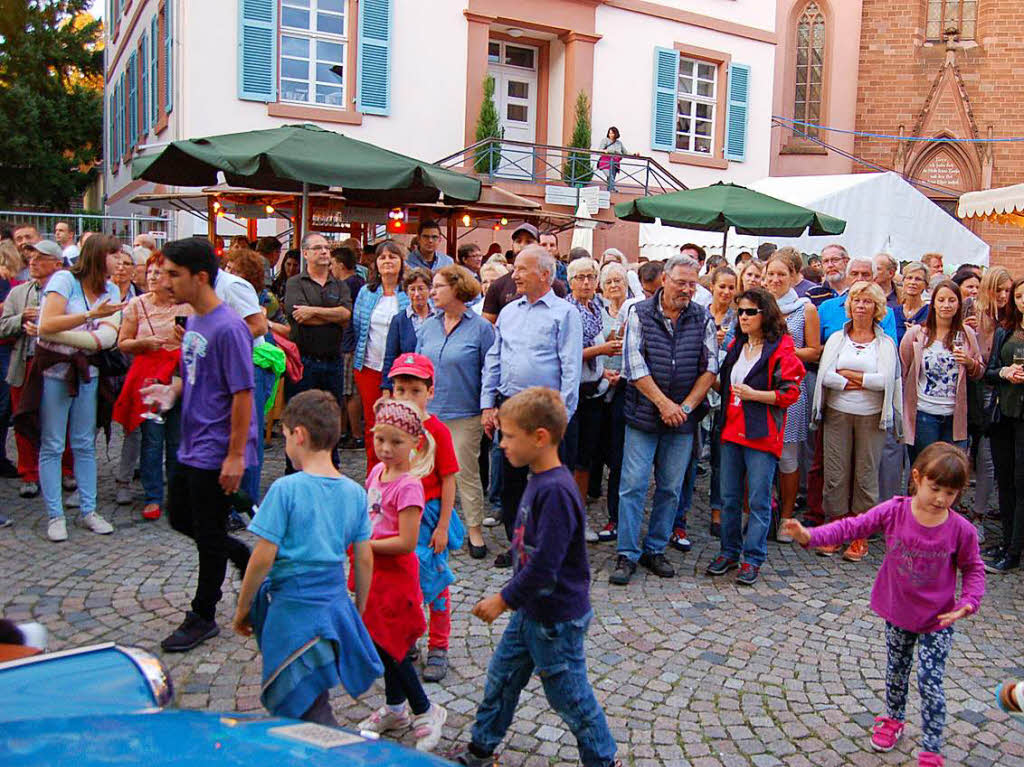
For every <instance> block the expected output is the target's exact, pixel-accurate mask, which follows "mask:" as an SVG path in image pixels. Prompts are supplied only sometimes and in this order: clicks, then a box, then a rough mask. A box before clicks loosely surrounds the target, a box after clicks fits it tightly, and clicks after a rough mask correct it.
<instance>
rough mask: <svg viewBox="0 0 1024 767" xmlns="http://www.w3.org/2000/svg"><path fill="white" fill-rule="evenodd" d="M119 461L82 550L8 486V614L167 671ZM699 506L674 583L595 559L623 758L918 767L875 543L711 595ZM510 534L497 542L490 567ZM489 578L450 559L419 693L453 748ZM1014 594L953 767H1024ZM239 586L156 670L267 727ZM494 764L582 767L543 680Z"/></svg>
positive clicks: (105, 462) (481, 666) (481, 636)
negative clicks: (442, 719)
mask: <svg viewBox="0 0 1024 767" xmlns="http://www.w3.org/2000/svg"><path fill="white" fill-rule="evenodd" d="M115 431H116V430H115ZM12 447H13V445H12ZM119 447H120V446H119V439H118V437H117V436H116V435H115V438H114V442H113V443H112V444H111V447H110V450H109V453H108V451H107V450H106V448H105V447H103V446H102V442H101V443H100V446H99V448H98V450H99V452H100V454H99V464H100V466H101V478H100V488H101V489H100V501H101V503H100V509H101V512H102V513H103V514H105V515H106V516H107V518H108V519H109V520H110V521H111V522H112V523H113V524H114V526H115V527H116V530H115V532H114V534H113V535H111V536H108V537H99V536H96V535H93V534H92V533H90V532H88V531H87V530H85V529H84V528H82V527H80V526H78V525H70V524H69V534H70V540H69V541H68V542H67V543H63V544H52V543H50V542H49V541H47V539H46V525H45V513H44V511H43V507H42V501H41V500H39V499H35V500H30V501H24V500H21V499H20V498H18V496H17V493H16V490H17V482H16V481H14V480H5V481H2V482H0V511H2V512H3V513H5V514H8V515H11V516H12V517H13V518H14V520H15V524H14V526H13V527H11V528H8V529H5V530H0V584H3V585H2V588H0V611H2V614H3V615H5V616H6V617H9V618H13V619H16V620H38V621H40V622H42V623H43V624H45V625H46V626H47V628H48V629H49V630H50V632H51V636H52V649H55V650H56V649H62V648H66V647H73V646H79V645H87V644H91V643H96V642H106V641H116V642H119V643H122V644H131V645H137V646H140V647H143V648H146V649H149V650H151V651H154V652H156V653H158V654H159V653H160V650H159V642H160V640H161V639H162V638H163V637H164V636H166V635H167V634H168V633H169V632H170V631H171V630H172V629H173V628H174V627H175V626H176V625H177V624H178V622H180V620H181V618H182V617H183V611H184V609H185V608H186V607H187V605H188V603H189V600H190V598H191V595H192V590H193V588H194V584H195V580H194V578H195V570H196V566H197V565H196V556H195V552H194V549H193V547H192V544H191V542H190V541H188V540H186V539H185V538H183V537H181V536H179V535H177V534H176V533H174V532H173V531H172V530H171V529H170V528H169V527H168V524H167V521H166V519H162V520H160V521H158V522H145V521H143V520H142V519H141V516H140V515H139V511H140V510H141V495H140V500H139V502H138V503H137V504H136V505H135V506H134V507H117V506H114V503H113V498H114V482H113V476H112V474H111V472H112V469H113V467H115V466H116V463H117V461H116V457H117V455H118V452H117V451H118V450H119ZM283 462H284V456H283V450H282V448H281V443H280V439H277V440H276V441H275V444H274V447H273V448H272V449H270V450H269V452H268V460H267V469H266V471H265V476H266V477H276V476H279V475H280V474H281V473H282V472H283ZM344 462H345V466H344V468H345V470H346V471H347V472H348V473H349V475H350V476H352V477H355V478H361V477H362V476H363V456H362V453H361V452H358V451H346V452H345V453H344ZM136 489H137V492H138V493H140V494H141V488H136ZM698 494H699V496H700V499H699V500H698V501H697V502H696V508H695V510H694V512H693V514H692V520H691V525H692V528H691V530H690V537H691V539H692V540H693V543H694V547H693V550H692V551H691V552H689V553H688V554H680V553H678V552H674V551H670V553H669V555H668V556H669V559H670V560H671V562H672V563H673V565H674V566H675V567H676V569H677V575H676V577H675V578H672V579H667V580H662V579H659V578H656V577H655V576H653V575H650V574H649V573H647V572H646V571H644V570H642V569H641V570H639V571H638V572H637V575H636V576H635V578H634V580H633V583H632V584H631V585H630V586H629V587H627V588H620V587H614V586H609V584H608V577H607V576H608V572H609V570H610V569H611V566H612V560H613V559H614V546H613V545H612V544H596V545H593V546H591V547H590V564H591V569H592V572H593V574H594V580H593V588H592V592H591V597H592V600H593V604H594V621H593V623H592V625H591V629H590V635H589V639H588V645H587V648H588V662H589V672H590V678H591V681H592V683H593V685H594V687H595V690H596V693H597V697H598V699H599V700H600V701H601V703H602V705H603V706H604V709H605V712H606V714H607V716H608V721H609V724H610V726H611V728H612V731H613V733H614V735H615V737H616V739H617V741H618V743H619V749H620V751H619V753H620V756H621V757H622V758H623V759H624V760H625V761H626V763H627V764H632V765H635V766H636V767H656V766H658V765H673V766H675V767H685V766H686V765H692V767H740V766H742V765H755V766H756V767H773V766H774V765H789V766H790V767H807V766H810V765H818V766H820V767H832V766H833V765H857V766H859V767H868V766H869V765H889V764H915V763H916V761H914V757H915V756H916V753H917V748H918V747H919V746H920V740H921V728H920V715H919V710H920V709H919V705H918V698H917V692H916V683H913V682H912V684H911V698H910V700H911V703H910V708H909V710H908V721H909V726H908V727H907V731H906V735H905V737H904V738H903V740H902V741H901V742H900V744H899V747H898V749H897V750H896V751H894V752H892V753H890V754H885V755H879V754H876V753H874V752H872V751H871V750H870V745H869V735H868V732H869V729H870V726H871V723H872V721H873V718H874V717H875V716H876V715H877V714H879V713H882V712H883V687H884V679H885V671H884V658H885V647H884V637H883V627H882V624H881V621H880V620H879V619H878V618H877V617H876V616H875V615H874V614H873V613H871V611H870V610H869V608H868V597H869V593H870V588H871V584H872V582H873V578H874V575H875V572H876V570H877V567H878V564H879V561H880V558H881V554H882V546H883V544H882V543H881V542H875V543H872V545H871V552H870V555H869V556H868V558H867V559H866V560H865V561H864V562H862V563H860V564H858V565H854V564H850V563H846V562H843V561H841V560H840V559H838V558H834V559H822V558H819V557H816V556H814V555H813V554H810V553H808V552H805V551H803V550H800V549H798V548H796V547H793V546H789V545H786V546H782V545H779V544H776V543H770V544H769V555H768V562H767V564H766V566H765V567H764V569H763V570H762V573H761V580H760V581H759V582H758V583H757V585H756V586H755V587H754V588H744V587H741V586H736V585H735V584H734V582H733V579H732V575H730V576H726V577H725V578H719V579H714V580H712V579H709V578H706V577H705V576H704V575H703V570H704V567H705V566H706V565H707V564H708V562H710V560H711V559H712V558H713V557H714V555H715V554H716V553H717V543H716V542H713V541H711V540H710V539H709V536H708V535H707V527H708V509H707V501H706V499H707V485H706V480H702V481H701V484H699V486H698ZM69 520H70V516H69ZM591 521H592V523H593V524H594V525H595V528H596V527H597V526H599V525H602V524H604V522H605V521H606V520H605V518H604V505H603V502H600V503H597V504H592V506H591ZM499 530H501V528H492V529H490V530H488V531H487V538H488V544H489V545H490V547H491V550H492V555H493V553H494V552H495V551H496V546H497V544H498V542H499V533H498V531H499ZM245 535H246V536H248V534H245ZM490 561H491V559H490V558H488V559H487V560H483V561H476V560H472V559H470V558H469V556H468V554H467V553H465V552H461V553H459V554H458V555H457V556H455V557H454V560H453V567H454V570H455V573H456V575H457V577H458V579H459V580H458V583H457V584H455V585H454V586H453V587H452V589H451V594H452V603H453V607H454V611H455V612H454V618H453V621H452V638H451V650H450V659H451V664H452V668H451V672H450V673H449V675H448V678H447V679H445V680H444V681H443V682H442V683H441V684H431V685H427V690H428V693H429V694H430V696H431V698H432V699H433V700H434V701H436V702H438V703H441V704H442V705H444V706H446V707H447V708H448V711H449V717H448V725H447V729H446V733H445V735H446V737H445V740H444V741H443V742H442V745H441V750H445V749H447V748H450V747H452V746H454V745H455V744H457V743H459V742H463V741H465V740H466V739H467V738H468V733H469V729H470V726H471V724H472V717H473V713H474V711H475V708H476V704H477V703H478V701H479V699H480V696H481V694H482V692H483V684H484V679H485V675H486V668H487V663H488V660H489V659H490V657H491V653H492V651H493V648H494V646H495V645H496V643H497V642H498V640H499V638H500V636H501V632H502V631H503V629H504V627H505V625H506V622H507V618H504V617H503V618H502V619H500V620H499V621H497V622H496V623H495V624H494V625H493V626H487V625H485V624H483V623H481V622H480V621H478V620H476V619H475V618H472V617H471V616H470V614H469V611H470V609H471V608H472V606H473V604H474V603H475V602H476V601H477V600H478V599H480V598H481V597H483V596H485V595H488V594H491V593H494V592H495V591H496V590H497V589H499V588H500V586H501V585H502V584H503V582H504V581H505V579H506V577H507V575H508V571H497V570H494V569H493V568H492V567H491V566H490ZM1021 577H1022V576H1021V575H1020V574H1012V575H1008V576H1003V577H1001V578H997V577H994V576H993V577H990V579H989V584H988V593H987V595H986V597H985V600H984V602H983V605H982V610H981V612H980V613H979V614H978V615H977V616H975V617H972V618H969V619H966V620H964V621H961V622H960V623H959V624H957V635H956V640H955V643H954V648H953V653H952V656H951V659H950V663H949V666H948V669H947V677H946V694H947V697H948V701H949V717H948V721H947V727H946V735H947V746H946V749H945V753H946V757H947V764H963V765H968V766H969V767H987V766H988V765H999V766H1000V767H1012V766H1013V765H1024V729H1022V728H1021V726H1020V723H1019V722H1015V721H1012V720H1010V719H1009V718H1008V717H1007V716H1006V715H1004V714H1003V713H1002V712H1000V711H998V710H997V709H996V708H995V707H994V696H993V690H994V688H995V686H996V684H997V683H998V682H999V681H1001V680H1003V679H1006V678H1012V677H1017V678H1022V677H1024V658H1022V655H1024V652H1022V651H1024V638H1022V636H1021V631H1020V619H1021V615H1022V614H1024V611H1022V607H1024V600H1022V597H1021ZM239 583H240V581H239V579H238V577H237V575H235V574H234V573H230V574H229V577H228V579H227V582H226V583H225V586H224V600H223V602H222V603H221V610H220V615H219V617H220V620H221V624H222V633H221V635H220V636H219V637H217V638H215V639H214V640H212V641H209V642H207V643H206V644H205V645H203V646H201V647H200V648H198V649H196V650H194V651H192V652H190V653H185V654H180V655H175V654H164V655H163V660H164V662H165V663H166V664H167V666H168V667H169V669H170V671H171V674H172V676H173V678H174V682H175V685H176V690H177V694H176V701H175V703H176V705H178V706H180V707H182V708H192V709H212V710H240V711H253V710H259V709H260V702H259V691H260V663H259V658H258V654H257V650H256V644H255V642H254V641H253V640H251V639H250V640H244V639H242V638H240V637H238V636H235V635H234V634H233V633H232V632H231V631H230V629H229V627H228V621H229V620H230V616H231V614H232V611H233V609H234V604H235V600H236V598H237V589H238V586H239ZM382 703H383V683H382V682H378V683H377V684H376V685H375V686H374V688H373V689H372V690H371V691H370V692H369V693H368V694H366V695H364V696H363V698H362V699H361V700H359V701H352V700H351V699H349V698H348V697H347V695H345V694H344V693H343V692H341V691H336V693H335V696H334V698H333V700H332V704H333V706H334V709H335V713H336V714H337V716H338V719H339V721H341V722H342V723H348V724H353V725H354V724H355V723H356V722H358V721H359V720H360V719H361V718H363V717H364V716H366V715H367V714H368V713H369V712H370V711H371V710H372V709H373V708H375V707H377V706H379V705H381V704H382ZM404 740H405V741H406V742H410V740H411V739H410V738H409V737H408V736H407V737H406V738H405V739H404ZM499 758H500V762H501V764H502V765H509V766H510V767H511V766H514V765H529V766H530V767H541V766H546V765H555V764H575V763H577V760H578V755H577V750H576V745H575V741H574V739H573V737H572V735H571V733H570V732H569V731H568V730H567V729H566V727H565V725H564V723H563V722H562V721H561V719H560V718H559V717H558V716H557V715H556V714H554V713H553V712H552V711H551V710H550V708H549V707H548V706H547V703H546V701H545V699H544V696H543V691H542V690H541V687H540V685H539V682H538V680H537V679H536V678H535V679H534V680H533V681H531V683H530V685H529V686H528V687H527V689H526V691H525V692H524V694H523V696H522V699H521V701H520V705H519V710H518V712H517V714H516V718H515V721H514V723H513V725H512V729H511V731H510V733H509V735H508V738H507V739H506V741H505V743H504V744H503V746H502V749H501V751H500V755H499Z"/></svg>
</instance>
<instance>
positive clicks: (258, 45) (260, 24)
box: [238, 0, 278, 102]
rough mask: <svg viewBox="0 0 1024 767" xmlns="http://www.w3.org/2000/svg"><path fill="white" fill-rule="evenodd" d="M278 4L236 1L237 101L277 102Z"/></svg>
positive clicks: (273, 1)
mask: <svg viewBox="0 0 1024 767" xmlns="http://www.w3.org/2000/svg"><path fill="white" fill-rule="evenodd" d="M277 2H278V0H239V3H238V98H240V99H242V100H243V101H263V102H271V101H277Z"/></svg>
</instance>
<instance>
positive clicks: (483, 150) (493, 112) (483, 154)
mask: <svg viewBox="0 0 1024 767" xmlns="http://www.w3.org/2000/svg"><path fill="white" fill-rule="evenodd" d="M489 138H501V120H500V118H499V117H498V109H497V107H495V106H494V77H492V76H491V75H487V76H486V77H485V78H484V101H483V103H482V104H481V105H480V114H479V116H478V117H477V118H476V140H477V141H485V140H486V139H489ZM500 159H501V146H500V145H499V144H498V143H497V142H491V143H490V144H487V145H486V146H483V147H480V148H479V149H478V150H477V151H476V159H475V161H474V163H473V167H474V168H475V169H476V172H477V173H487V174H491V173H494V171H495V170H497V168H498V162H499V160H500Z"/></svg>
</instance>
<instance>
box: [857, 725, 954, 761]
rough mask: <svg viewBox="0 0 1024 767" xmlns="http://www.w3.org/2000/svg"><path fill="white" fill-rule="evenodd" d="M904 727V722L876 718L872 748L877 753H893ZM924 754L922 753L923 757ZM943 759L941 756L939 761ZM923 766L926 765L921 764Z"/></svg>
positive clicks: (872, 733) (872, 731)
mask: <svg viewBox="0 0 1024 767" xmlns="http://www.w3.org/2000/svg"><path fill="white" fill-rule="evenodd" d="M903 727H904V725H903V722H898V721H896V720H895V719H890V718H889V717H887V716H877V717H875V726H874V727H873V728H872V729H871V748H873V749H875V751H892V750H893V749H894V748H896V741H898V740H899V739H900V735H902V734H903ZM924 753H925V752H922V755H923V754H924ZM941 758H942V757H941V756H940V757H939V759H941ZM921 764H925V763H924V762H921ZM940 764H941V763H940Z"/></svg>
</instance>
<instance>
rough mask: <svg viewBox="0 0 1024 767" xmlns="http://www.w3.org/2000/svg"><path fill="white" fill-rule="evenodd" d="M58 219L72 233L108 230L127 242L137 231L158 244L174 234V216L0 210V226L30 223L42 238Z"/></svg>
mask: <svg viewBox="0 0 1024 767" xmlns="http://www.w3.org/2000/svg"><path fill="white" fill-rule="evenodd" d="M61 221H64V222H66V223H68V224H69V225H70V226H71V229H72V231H73V232H74V234H75V237H79V236H81V234H82V232H103V233H104V234H112V235H114V236H115V237H117V238H118V239H120V240H121V241H122V242H124V243H126V244H128V245H130V244H131V243H132V242H133V241H134V240H135V238H136V237H138V236H139V235H140V234H148V235H150V236H151V237H152V238H153V239H154V240H156V244H157V245H158V246H159V245H161V244H163V243H164V242H166V241H167V240H173V239H174V238H175V227H174V217H173V216H168V217H166V218H164V217H161V216H100V215H93V214H91V213H35V212H31V211H21V210H0V227H8V226H17V225H22V224H31V225H32V226H34V227H35V228H36V229H38V230H39V234H40V235H42V237H43V238H44V239H48V240H52V239H53V238H54V237H53V232H54V230H55V229H56V228H57V224H58V223H60V222H61Z"/></svg>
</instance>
